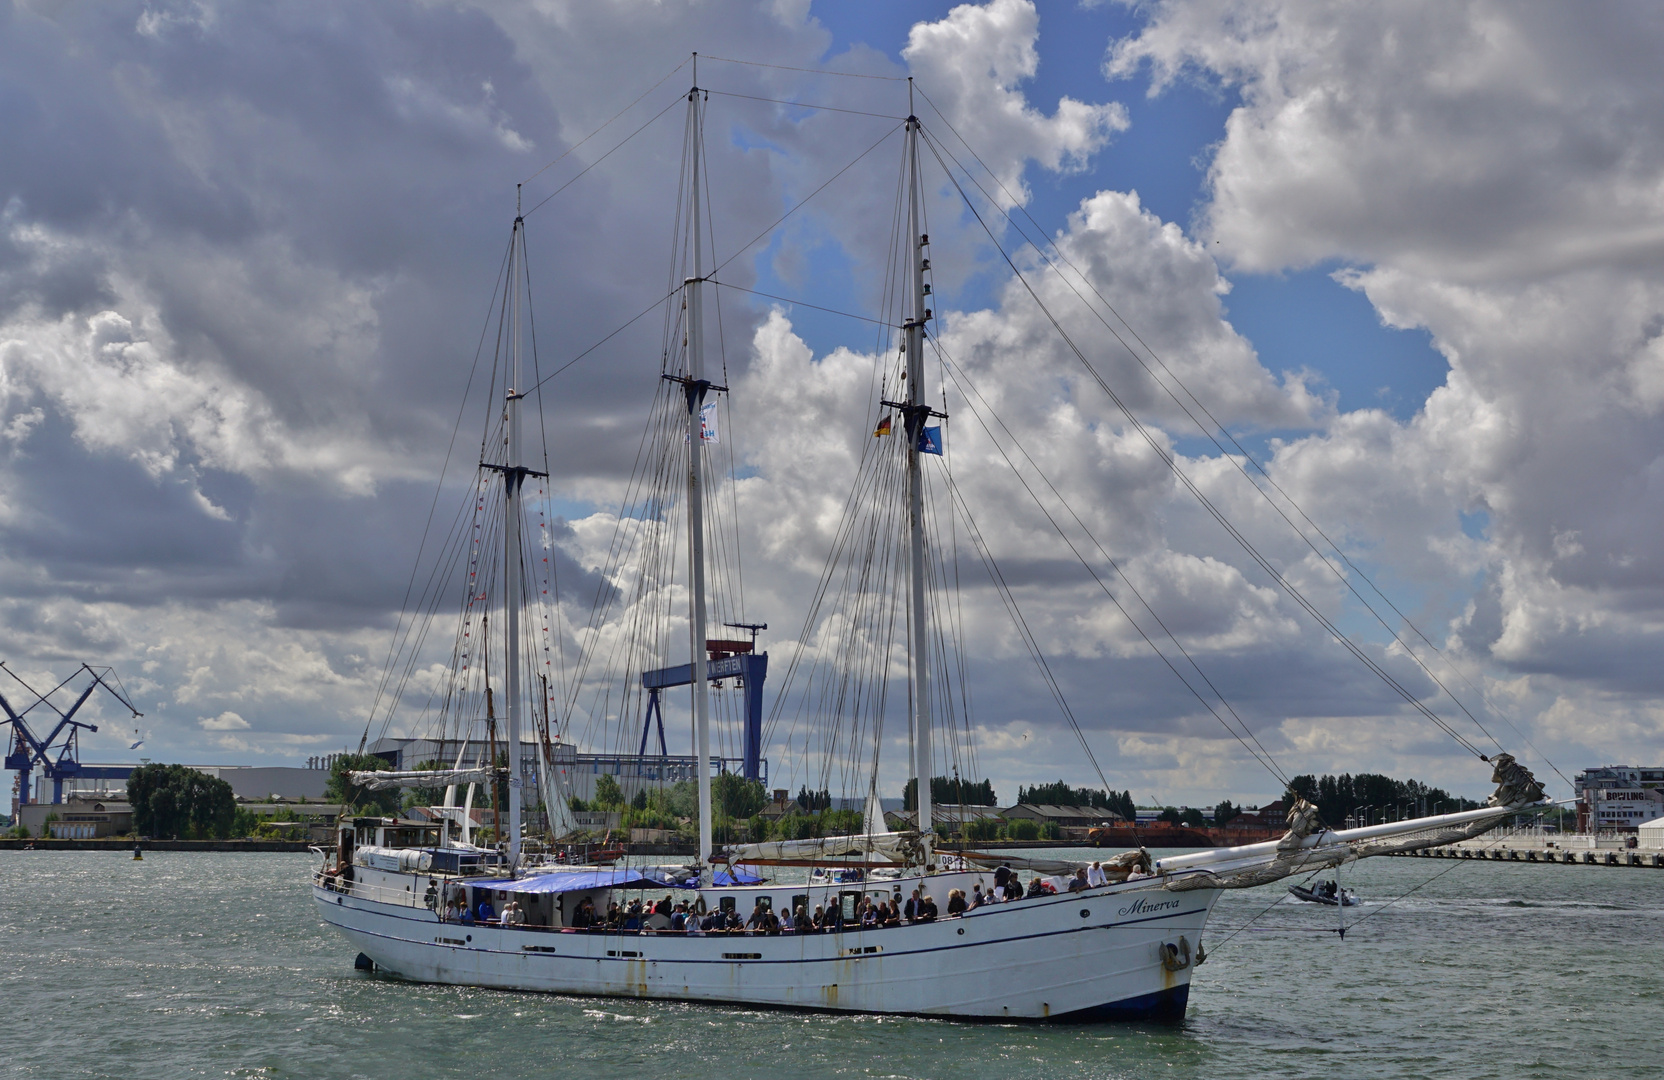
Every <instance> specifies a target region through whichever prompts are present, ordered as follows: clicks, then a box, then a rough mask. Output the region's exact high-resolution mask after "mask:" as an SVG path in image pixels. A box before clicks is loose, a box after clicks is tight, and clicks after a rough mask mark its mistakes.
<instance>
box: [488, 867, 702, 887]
mask: <svg viewBox="0 0 1664 1080" xmlns="http://www.w3.org/2000/svg"><path fill="white" fill-rule="evenodd" d="M468 884H470V885H472V886H473V887H474V888H476V889H495V890H497V891H498V892H515V893H564V892H583V891H585V890H587V889H608V888H612V889H622V888H628V887H630V886H632V885H638V886H641V887H644V888H645V887H647V886H653V887H663V888H674V887H675V883H674V882H672V881H669V880H666V879H665V878H664V877H663V876H662V875H660V874H657V873H654V872H651V871H649V872H645V873H644V872H643V871H641V870H636V869H624V870H565V871H559V872H556V873H553V874H535V875H533V876H531V877H523V878H498V879H495V880H491V881H470V882H469V883H468Z"/></svg>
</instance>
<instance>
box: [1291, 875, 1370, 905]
mask: <svg viewBox="0 0 1664 1080" xmlns="http://www.w3.org/2000/svg"><path fill="white" fill-rule="evenodd" d="M1288 891H1289V895H1290V896H1293V897H1294V898H1295V899H1296V900H1304V901H1305V902H1306V903H1308V904H1324V905H1327V906H1328V907H1357V906H1358V905H1359V904H1361V903H1363V901H1362V900H1359V899H1358V894H1357V893H1355V892H1353V891H1352V890H1351V889H1342V888H1341V887H1340V884H1339V882H1334V881H1320V882H1318V883H1317V885H1316V886H1315V887H1313V888H1310V889H1308V888H1306V886H1304V885H1290V886H1289V887H1288Z"/></svg>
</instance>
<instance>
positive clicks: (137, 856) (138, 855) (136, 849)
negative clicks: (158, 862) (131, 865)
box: [133, 844, 144, 862]
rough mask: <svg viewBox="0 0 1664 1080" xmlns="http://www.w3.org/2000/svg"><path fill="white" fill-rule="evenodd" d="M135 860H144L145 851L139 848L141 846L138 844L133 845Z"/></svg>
mask: <svg viewBox="0 0 1664 1080" xmlns="http://www.w3.org/2000/svg"><path fill="white" fill-rule="evenodd" d="M133 861H134V862H144V852H142V851H140V850H139V846H138V845H137V844H134V845H133Z"/></svg>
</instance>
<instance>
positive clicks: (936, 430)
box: [919, 424, 942, 457]
mask: <svg viewBox="0 0 1664 1080" xmlns="http://www.w3.org/2000/svg"><path fill="white" fill-rule="evenodd" d="M919 453H921V454H935V455H936V456H937V457H941V456H942V427H941V425H940V424H938V425H937V426H935V427H927V428H920V429H919Z"/></svg>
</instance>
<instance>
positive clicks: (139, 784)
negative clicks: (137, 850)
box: [127, 765, 237, 839]
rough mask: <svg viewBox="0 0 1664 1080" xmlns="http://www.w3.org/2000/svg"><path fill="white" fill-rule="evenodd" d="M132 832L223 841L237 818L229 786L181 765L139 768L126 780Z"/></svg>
mask: <svg viewBox="0 0 1664 1080" xmlns="http://www.w3.org/2000/svg"><path fill="white" fill-rule="evenodd" d="M127 802H128V804H129V805H130V806H132V808H133V829H134V831H135V832H138V833H142V834H144V835H148V836H155V837H163V838H168V839H179V838H181V837H193V838H196V839H209V838H218V839H225V838H227V837H229V836H230V835H231V827H232V824H233V822H234V821H235V819H236V816H237V799H236V796H235V795H233V794H232V792H231V785H230V784H228V783H226V782H225V781H224V780H221V779H219V778H217V777H213V776H209V775H208V774H207V773H205V772H199V771H198V770H196V769H188V768H186V767H185V766H183V765H141V766H140V767H139V768H137V769H134V770H133V774H132V775H131V776H129V777H128V778H127Z"/></svg>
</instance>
